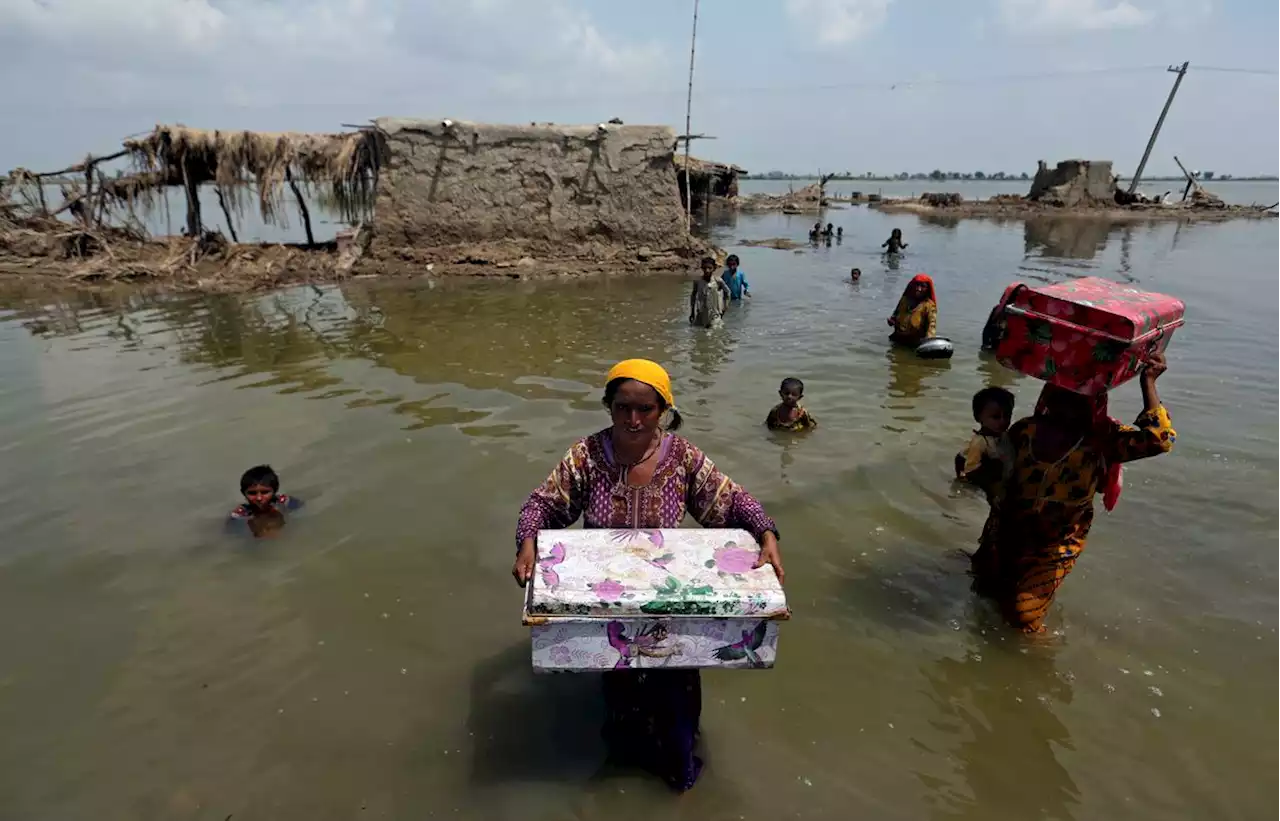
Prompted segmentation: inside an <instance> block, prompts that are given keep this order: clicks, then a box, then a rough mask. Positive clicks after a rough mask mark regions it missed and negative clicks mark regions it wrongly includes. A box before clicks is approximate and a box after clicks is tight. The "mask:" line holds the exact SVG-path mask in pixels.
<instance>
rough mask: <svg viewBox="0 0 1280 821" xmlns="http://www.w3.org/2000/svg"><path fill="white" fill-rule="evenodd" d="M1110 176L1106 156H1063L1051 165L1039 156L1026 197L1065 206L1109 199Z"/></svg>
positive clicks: (1111, 195)
mask: <svg viewBox="0 0 1280 821" xmlns="http://www.w3.org/2000/svg"><path fill="white" fill-rule="evenodd" d="M1113 180H1114V178H1113V176H1112V173H1111V161H1110V160H1065V161H1063V162H1060V163H1058V165H1057V167H1056V168H1053V169H1050V168H1049V167H1048V166H1046V165H1045V163H1044V161H1043V160H1041V161H1040V167H1039V169H1037V171H1036V176H1035V179H1034V180H1032V181H1031V191H1030V192H1028V194H1027V198H1028V199H1032V200H1037V201H1039V202H1044V203H1049V204H1052V205H1060V206H1063V207H1066V208H1073V207H1075V206H1078V205H1090V204H1095V203H1102V202H1105V203H1112V202H1114V201H1115V185H1114V182H1113Z"/></svg>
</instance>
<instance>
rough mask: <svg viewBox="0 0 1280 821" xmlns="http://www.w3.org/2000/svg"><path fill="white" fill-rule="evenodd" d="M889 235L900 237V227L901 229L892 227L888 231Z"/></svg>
mask: <svg viewBox="0 0 1280 821" xmlns="http://www.w3.org/2000/svg"><path fill="white" fill-rule="evenodd" d="M889 236H891V237H901V236H902V229H901V228H894V229H893V230H892V231H890V232H889Z"/></svg>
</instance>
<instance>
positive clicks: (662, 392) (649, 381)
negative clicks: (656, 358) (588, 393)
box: [604, 359, 676, 408]
mask: <svg viewBox="0 0 1280 821" xmlns="http://www.w3.org/2000/svg"><path fill="white" fill-rule="evenodd" d="M615 379H634V380H635V381H637V382H643V383H644V384H646V385H648V386H649V387H651V388H653V389H654V390H655V391H657V392H658V395H659V396H661V397H662V399H663V401H664V402H666V403H667V407H668V408H674V407H675V406H676V400H675V397H674V396H672V395H671V377H670V376H668V375H667V372H666V371H665V370H663V368H662V366H661V365H659V364H658V363H657V362H650V361H649V360H648V359H628V360H626V361H625V362H619V363H618V364H617V365H614V366H613V367H612V368H611V369H610V370H609V375H608V376H606V377H605V379H604V383H605V384H606V385H608V384H609V383H610V382H612V381H613V380H615Z"/></svg>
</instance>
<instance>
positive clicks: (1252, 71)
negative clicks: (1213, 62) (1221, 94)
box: [1191, 66, 1280, 77]
mask: <svg viewBox="0 0 1280 821" xmlns="http://www.w3.org/2000/svg"><path fill="white" fill-rule="evenodd" d="M1191 70H1192V71H1222V72H1226V73H1229V74H1262V75H1265V76H1269V77H1275V76H1276V75H1280V71H1274V70H1272V69H1269V68H1225V67H1223V66H1192V67H1191Z"/></svg>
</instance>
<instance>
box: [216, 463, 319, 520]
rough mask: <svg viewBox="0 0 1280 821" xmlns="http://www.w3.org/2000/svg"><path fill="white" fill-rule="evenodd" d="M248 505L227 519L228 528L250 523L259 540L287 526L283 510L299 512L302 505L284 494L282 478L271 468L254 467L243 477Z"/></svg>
mask: <svg viewBox="0 0 1280 821" xmlns="http://www.w3.org/2000/svg"><path fill="white" fill-rule="evenodd" d="M240 494H241V495H242V496H244V504H241V505H237V506H236V508H235V509H234V510H232V511H231V515H230V516H229V517H227V522H228V524H234V523H236V522H246V523H247V524H248V525H249V530H250V531H252V533H253V535H255V536H265V535H268V534H270V533H272V532H274V531H277V530H279V529H280V528H281V527H283V526H284V515H283V514H282V513H281V511H282V510H297V509H298V508H300V507H302V501H301V500H300V499H295V498H293V497H292V496H286V495H285V494H283V493H281V492H280V477H279V476H277V475H276V472H275V471H274V470H272V469H271V466H270V465H258V466H257V467H251V468H249V469H248V470H246V471H245V472H244V474H243V475H242V476H241V477H240Z"/></svg>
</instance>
